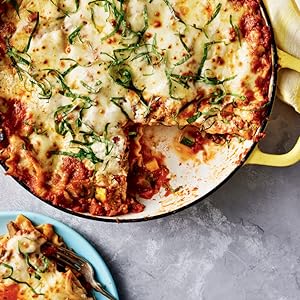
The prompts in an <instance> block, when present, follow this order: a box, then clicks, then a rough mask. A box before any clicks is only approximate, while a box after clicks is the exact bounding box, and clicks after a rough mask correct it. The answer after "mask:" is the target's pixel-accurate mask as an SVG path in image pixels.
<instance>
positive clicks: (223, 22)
mask: <svg viewBox="0 0 300 300" xmlns="http://www.w3.org/2000/svg"><path fill="white" fill-rule="evenodd" d="M0 3H1V5H0V14H1V19H0V159H1V161H2V162H3V163H4V164H5V166H6V168H7V174H9V175H12V176H14V177H15V178H17V179H18V180H19V181H21V182H23V183H24V184H25V185H26V186H28V188H29V189H30V190H31V191H32V192H33V193H34V194H35V195H37V196H38V197H40V198H42V199H44V200H46V201H49V202H51V203H52V204H54V205H56V206H62V207H65V208H68V209H71V210H73V211H76V212H84V213H89V214H92V215H104V216H115V215H120V214H126V213H130V212H141V211H142V210H143V209H144V206H143V205H142V204H141V203H139V202H138V201H137V200H136V197H137V196H140V197H142V198H146V199H149V198H151V197H152V196H153V195H154V194H155V193H157V192H158V191H159V190H160V189H161V188H165V189H166V190H167V193H171V192H172V189H171V188H170V186H169V182H168V181H169V178H170V174H169V171H168V169H167V167H166V166H165V165H164V162H163V156H162V155H161V154H159V153H157V152H155V150H154V149H153V148H151V145H149V141H145V139H143V129H144V126H155V125H164V126H177V127H178V128H180V129H182V130H183V135H182V137H181V140H180V142H181V143H182V144H183V145H184V146H186V147H189V148H192V149H193V152H194V153H197V152H198V151H201V149H202V146H201V144H202V143H204V142H205V143H225V142H230V141H231V140H232V139H235V140H236V139H238V140H240V141H244V140H255V139H257V138H258V137H259V136H258V132H259V129H260V127H261V124H262V122H263V120H264V118H265V115H266V106H267V104H268V101H269V95H268V93H269V84H270V78H271V72H272V55H271V33H270V29H269V28H268V26H267V25H266V23H265V20H264V18H263V16H262V14H261V12H260V3H259V1H258V0H216V1H215V0H150V1H149V0H118V1H117V0H65V1H63V0H39V1H38V0H22V1H20V0H15V1H12V0H10V1H9V0H2V1H1V2H0ZM187 129H188V130H187Z"/></svg>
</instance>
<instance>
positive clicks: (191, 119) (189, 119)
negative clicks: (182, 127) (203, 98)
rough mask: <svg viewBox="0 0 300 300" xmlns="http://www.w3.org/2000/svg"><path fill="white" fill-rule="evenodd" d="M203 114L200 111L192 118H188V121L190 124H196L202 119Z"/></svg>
mask: <svg viewBox="0 0 300 300" xmlns="http://www.w3.org/2000/svg"><path fill="white" fill-rule="evenodd" d="M201 115H202V113H201V112H200V111H198V112H197V113H196V114H195V115H193V116H192V117H190V118H188V119H187V120H186V121H187V122H188V123H189V124H192V123H194V122H196V121H197V120H198V119H199V118H200V117H201Z"/></svg>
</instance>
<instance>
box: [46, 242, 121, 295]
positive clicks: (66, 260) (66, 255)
mask: <svg viewBox="0 0 300 300" xmlns="http://www.w3.org/2000/svg"><path fill="white" fill-rule="evenodd" d="M45 246H48V247H50V248H51V249H54V251H51V254H50V255H49V256H52V257H54V258H55V259H56V261H57V262H58V263H59V264H61V265H63V266H66V265H67V266H69V267H70V268H72V269H74V270H76V271H77V272H79V273H80V274H81V275H82V276H83V277H84V279H85V281H86V282H88V283H89V284H90V285H91V286H92V288H93V289H94V290H96V291H97V292H99V293H101V294H102V295H104V296H105V297H106V298H107V299H109V300H116V298H115V297H114V296H112V295H111V294H110V293H109V292H108V291H106V290H105V289H104V288H103V286H102V285H101V284H100V283H99V282H97V281H96V280H95V276H94V270H93V267H92V266H91V265H90V263H89V262H88V261H87V260H86V259H85V258H83V257H81V256H79V255H77V254H76V253H75V252H73V251H71V250H69V249H67V248H64V247H59V246H56V245H54V244H52V243H50V242H46V243H45Z"/></svg>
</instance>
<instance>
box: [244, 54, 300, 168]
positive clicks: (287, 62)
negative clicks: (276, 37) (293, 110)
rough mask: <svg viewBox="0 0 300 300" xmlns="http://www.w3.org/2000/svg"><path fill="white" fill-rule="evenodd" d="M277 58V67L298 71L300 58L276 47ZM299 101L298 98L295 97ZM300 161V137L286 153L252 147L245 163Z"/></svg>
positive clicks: (290, 163) (265, 164)
mask: <svg viewBox="0 0 300 300" xmlns="http://www.w3.org/2000/svg"><path fill="white" fill-rule="evenodd" d="M277 53H278V58H279V68H281V69H284V68H287V69H291V70H295V71H297V72H299V73H300V59H298V58H296V57H294V56H292V55H290V54H288V53H286V52H284V51H282V50H280V49H277ZM297 100H298V101H300V99H297ZM299 161H300V137H299V138H298V141H297V143H296V144H295V146H294V148H293V149H292V150H291V151H290V152H288V153H286V154H267V153H263V152H262V151H261V150H260V149H259V147H258V146H256V148H255V149H254V151H253V152H252V154H251V155H250V157H249V158H248V160H247V161H246V162H245V164H247V165H254V164H255V165H262V166H270V167H288V166H291V165H294V164H296V163H297V162H299Z"/></svg>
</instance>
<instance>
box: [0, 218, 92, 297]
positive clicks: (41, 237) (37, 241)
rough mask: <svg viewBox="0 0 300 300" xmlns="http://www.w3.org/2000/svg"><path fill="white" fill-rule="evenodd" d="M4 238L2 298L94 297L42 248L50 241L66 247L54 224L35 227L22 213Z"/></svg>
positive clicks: (0, 278)
mask: <svg viewBox="0 0 300 300" xmlns="http://www.w3.org/2000/svg"><path fill="white" fill-rule="evenodd" d="M7 227H8V233H7V234H5V235H4V236H2V237H0V298H1V299H7V300H29V299H37V300H46V299H49V300H50V299H55V300H66V299H69V300H84V299H86V300H91V299H93V298H92V297H89V296H88V294H87V291H86V290H85V289H84V287H83V286H82V284H81V283H80V281H79V280H78V278H77V276H76V275H75V274H73V273H72V271H71V270H70V269H69V270H64V271H59V270H58V267H57V265H56V263H55V261H52V260H50V259H49V258H47V257H46V256H44V254H43V251H42V250H41V247H42V246H43V245H44V244H45V243H46V241H50V242H52V243H54V244H56V245H60V246H62V245H63V243H62V241H61V239H60V238H59V237H58V235H57V234H56V233H55V232H54V230H53V227H52V225H50V224H43V225H40V226H38V227H35V226H33V224H32V223H31V221H30V220H28V219H27V218H26V217H24V216H23V215H19V216H18V217H17V218H16V220H15V221H14V222H10V223H9V224H8V226H7Z"/></svg>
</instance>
